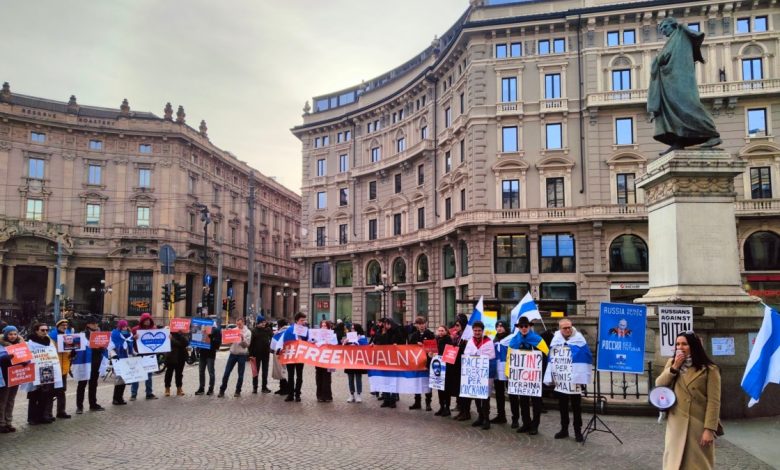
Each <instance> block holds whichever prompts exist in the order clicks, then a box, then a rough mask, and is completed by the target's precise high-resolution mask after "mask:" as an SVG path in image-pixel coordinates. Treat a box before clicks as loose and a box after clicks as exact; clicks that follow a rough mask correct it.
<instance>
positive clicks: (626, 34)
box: [623, 29, 636, 44]
mask: <svg viewBox="0 0 780 470" xmlns="http://www.w3.org/2000/svg"><path fill="white" fill-rule="evenodd" d="M635 43H636V31H634V30H633V29H626V30H624V31H623V44H635Z"/></svg>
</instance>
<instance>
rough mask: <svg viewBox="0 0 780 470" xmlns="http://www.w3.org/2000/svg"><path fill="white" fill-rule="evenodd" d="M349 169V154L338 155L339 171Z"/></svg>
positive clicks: (342, 171)
mask: <svg viewBox="0 0 780 470" xmlns="http://www.w3.org/2000/svg"><path fill="white" fill-rule="evenodd" d="M347 170H349V156H348V155H339V172H340V173H344V172H345V171H347Z"/></svg>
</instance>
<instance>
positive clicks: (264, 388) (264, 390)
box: [260, 387, 271, 393]
mask: <svg viewBox="0 0 780 470" xmlns="http://www.w3.org/2000/svg"><path fill="white" fill-rule="evenodd" d="M260 391H261V392H263V393H271V389H270V388H268V387H263V388H262V390H260Z"/></svg>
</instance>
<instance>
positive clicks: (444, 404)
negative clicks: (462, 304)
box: [434, 325, 452, 418]
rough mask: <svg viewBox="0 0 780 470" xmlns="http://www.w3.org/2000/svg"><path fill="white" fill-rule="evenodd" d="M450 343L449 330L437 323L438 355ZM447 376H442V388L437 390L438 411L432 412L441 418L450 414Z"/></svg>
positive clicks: (442, 352)
mask: <svg viewBox="0 0 780 470" xmlns="http://www.w3.org/2000/svg"><path fill="white" fill-rule="evenodd" d="M451 344H452V338H450V332H449V331H447V327H446V326H444V325H439V326H438V328H436V348H437V349H438V352H439V356H441V355H442V354H444V348H446V347H447V346H448V345H451ZM447 377H448V375H445V376H444V383H445V387H444V390H437V392H438V395H439V411H437V412H436V413H434V416H441V417H442V418H446V417H447V416H450V415H451V413H450V393H449V391H448V390H447V387H446V383H447Z"/></svg>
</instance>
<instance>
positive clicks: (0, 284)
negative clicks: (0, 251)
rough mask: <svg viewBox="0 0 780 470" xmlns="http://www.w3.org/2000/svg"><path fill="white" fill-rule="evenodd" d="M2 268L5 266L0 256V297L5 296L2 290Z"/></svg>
mask: <svg viewBox="0 0 780 470" xmlns="http://www.w3.org/2000/svg"><path fill="white" fill-rule="evenodd" d="M4 270H5V266H3V259H2V257H0V299H4V298H5V295H3V294H5V292H4V290H5V289H3V281H4V280H5V279H4V278H3V271H4Z"/></svg>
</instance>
